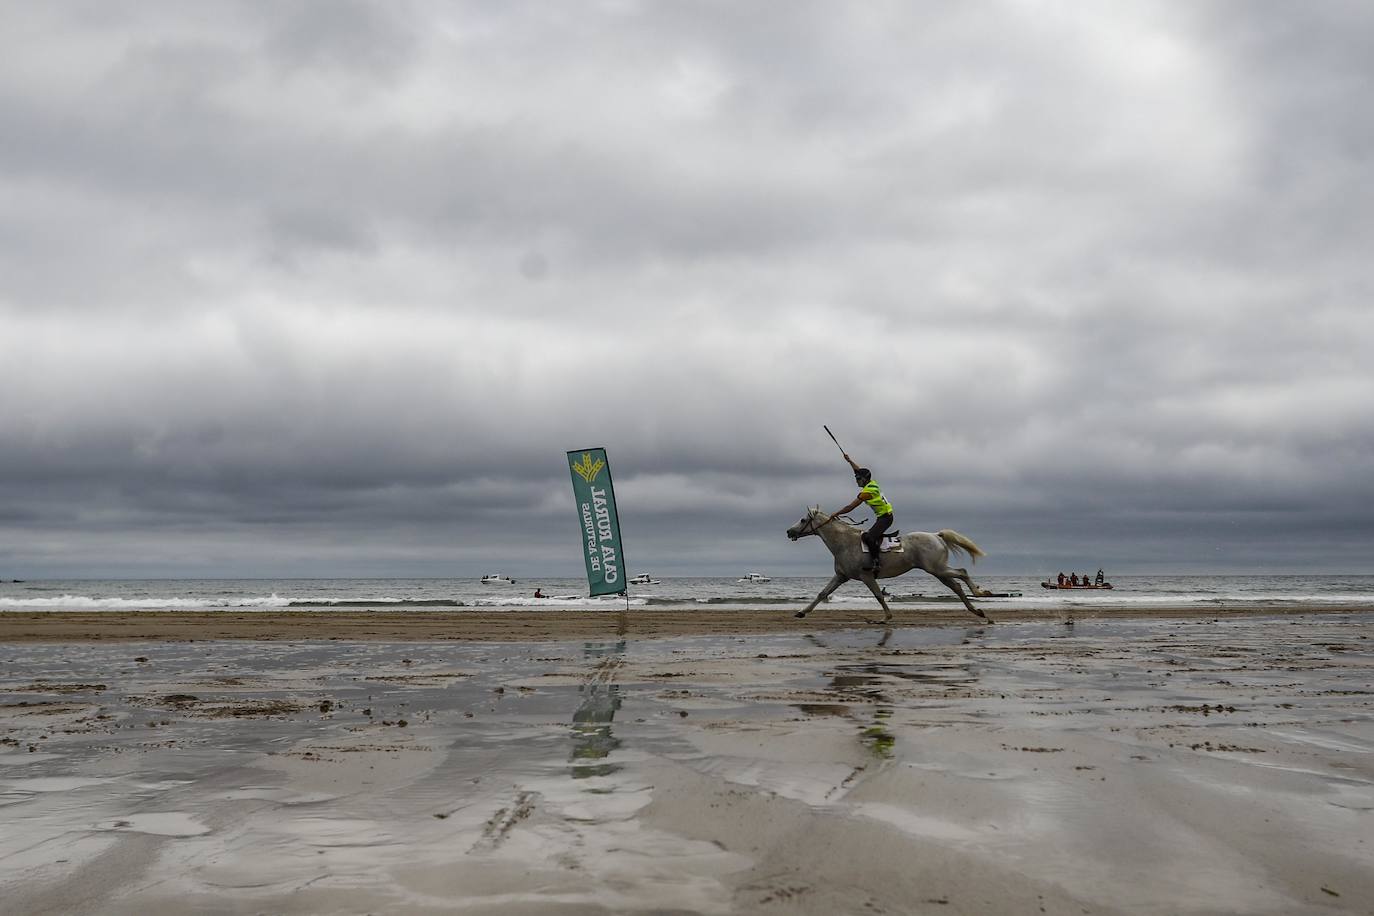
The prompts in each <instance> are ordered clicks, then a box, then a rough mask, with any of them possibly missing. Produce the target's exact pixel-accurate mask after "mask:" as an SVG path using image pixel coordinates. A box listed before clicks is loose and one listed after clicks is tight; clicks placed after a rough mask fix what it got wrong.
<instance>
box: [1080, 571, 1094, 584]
mask: <svg viewBox="0 0 1374 916" xmlns="http://www.w3.org/2000/svg"><path fill="white" fill-rule="evenodd" d="M1078 581H1079V582H1081V583H1083V585H1085V586H1087V585H1091V584H1092V580H1091V579H1089V578H1088V574H1087V573H1084V574H1083V578H1082V579H1079V580H1078Z"/></svg>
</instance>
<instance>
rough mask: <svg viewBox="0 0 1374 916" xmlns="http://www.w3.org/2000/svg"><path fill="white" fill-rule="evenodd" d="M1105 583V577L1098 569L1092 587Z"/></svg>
mask: <svg viewBox="0 0 1374 916" xmlns="http://www.w3.org/2000/svg"><path fill="white" fill-rule="evenodd" d="M1105 581H1106V577H1105V576H1104V575H1103V574H1102V570H1100V569H1099V570H1098V571H1097V578H1096V579H1094V580H1093V585H1101V584H1102V583H1103V582H1105Z"/></svg>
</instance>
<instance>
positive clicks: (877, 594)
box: [863, 573, 892, 623]
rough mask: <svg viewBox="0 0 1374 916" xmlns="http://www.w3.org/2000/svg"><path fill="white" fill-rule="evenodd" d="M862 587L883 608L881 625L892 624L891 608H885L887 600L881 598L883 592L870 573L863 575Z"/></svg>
mask: <svg viewBox="0 0 1374 916" xmlns="http://www.w3.org/2000/svg"><path fill="white" fill-rule="evenodd" d="M863 583H864V585H867V586H868V590H869V591H870V592H872V593H873V597H874V598H877V599H878V603H879V604H881V605H882V606H883V623H891V622H892V608H890V607H888V606H887V599H886V598H884V597H883V590H882V588H881V587H880V586H879V585H878V577H877V576H875V575H873V574H872V573H865V574H864V576H863Z"/></svg>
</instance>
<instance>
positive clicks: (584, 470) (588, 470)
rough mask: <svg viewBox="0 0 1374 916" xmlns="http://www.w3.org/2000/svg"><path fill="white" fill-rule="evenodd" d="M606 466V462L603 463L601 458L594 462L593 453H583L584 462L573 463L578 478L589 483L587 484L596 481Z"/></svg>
mask: <svg viewBox="0 0 1374 916" xmlns="http://www.w3.org/2000/svg"><path fill="white" fill-rule="evenodd" d="M605 466H606V462H604V461H602V460H601V459H600V458H598V459H596V460H595V461H592V453H591V452H583V453H582V460H581V461H574V462H573V463H572V469H573V470H574V471H576V472H577V476H578V477H581V478H582V479H583V480H585V481H587V483H591V482H592V481H593V480H596V475H597V474H600V473H601V469H602V468H604V467H605Z"/></svg>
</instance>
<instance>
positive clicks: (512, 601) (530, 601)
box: [469, 595, 683, 608]
mask: <svg viewBox="0 0 1374 916" xmlns="http://www.w3.org/2000/svg"><path fill="white" fill-rule="evenodd" d="M651 601H652V599H650V598H631V599H630V600H629V602H628V603H629V605H630V607H644V606H645V605H647V604H649V603H651ZM469 603H470V604H471V606H472V607H548V608H560V607H602V608H604V607H611V608H614V607H624V606H625V604H626V601H625V599H624V598H622V597H620V596H619V595H604V596H602V597H599V598H586V597H583V596H582V595H549V596H548V597H546V598H528V597H526V598H514V597H499V598H478V599H476V600H474V601H471V602H469ZM675 603H677V604H682V603H683V602H681V601H679V602H675Z"/></svg>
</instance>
